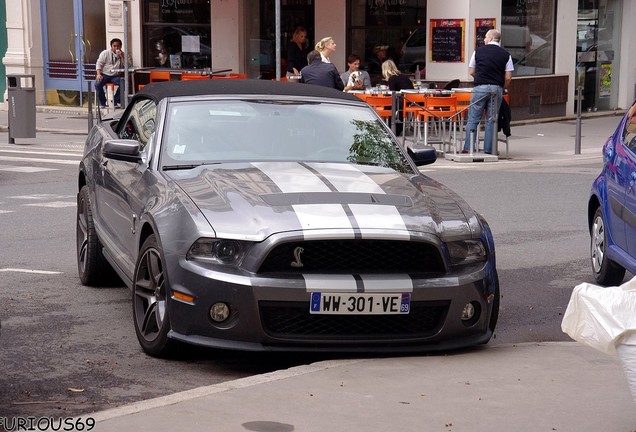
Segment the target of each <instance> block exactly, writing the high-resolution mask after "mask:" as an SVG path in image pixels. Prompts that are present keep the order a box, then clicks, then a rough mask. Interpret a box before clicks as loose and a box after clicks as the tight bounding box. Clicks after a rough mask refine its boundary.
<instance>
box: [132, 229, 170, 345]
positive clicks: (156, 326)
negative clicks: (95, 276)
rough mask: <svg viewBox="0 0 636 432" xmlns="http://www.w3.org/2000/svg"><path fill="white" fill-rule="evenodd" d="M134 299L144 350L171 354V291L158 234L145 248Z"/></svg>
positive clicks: (136, 270) (141, 254) (134, 284)
mask: <svg viewBox="0 0 636 432" xmlns="http://www.w3.org/2000/svg"><path fill="white" fill-rule="evenodd" d="M132 302H133V320H134V324H135V332H136V333H137V339H138V340H139V344H140V345H141V347H142V348H143V350H144V351H145V352H146V353H147V354H149V355H151V356H153V357H165V356H167V355H168V354H170V352H171V350H172V347H173V345H174V341H172V340H170V339H169V338H168V332H169V331H170V319H169V318H168V292H167V287H166V286H165V278H164V273H163V260H162V254H161V250H160V249H159V245H158V243H157V239H156V237H155V235H154V234H153V235H151V236H149V237H148V238H147V239H146V241H145V242H144V244H143V246H142V247H141V252H140V254H139V259H138V260H137V265H136V266H135V276H134V278H133V289H132Z"/></svg>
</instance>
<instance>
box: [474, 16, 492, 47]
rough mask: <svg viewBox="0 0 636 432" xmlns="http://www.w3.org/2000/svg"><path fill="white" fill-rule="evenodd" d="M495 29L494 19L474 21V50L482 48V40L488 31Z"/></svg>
mask: <svg viewBox="0 0 636 432" xmlns="http://www.w3.org/2000/svg"><path fill="white" fill-rule="evenodd" d="M494 28H495V19H494V18H478V19H476V20H475V48H479V47H480V46H484V44H485V43H484V39H485V38H486V33H488V30H491V29H494Z"/></svg>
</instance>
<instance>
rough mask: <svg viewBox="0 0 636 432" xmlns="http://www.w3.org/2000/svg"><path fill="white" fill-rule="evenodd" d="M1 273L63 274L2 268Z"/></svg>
mask: <svg viewBox="0 0 636 432" xmlns="http://www.w3.org/2000/svg"><path fill="white" fill-rule="evenodd" d="M0 272H15V273H35V274H62V272H56V271H48V270H30V269H19V268H2V269H0Z"/></svg>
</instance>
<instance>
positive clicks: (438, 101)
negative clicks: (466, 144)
mask: <svg viewBox="0 0 636 432" xmlns="http://www.w3.org/2000/svg"><path fill="white" fill-rule="evenodd" d="M417 116H418V120H421V121H423V122H424V143H425V144H428V122H429V120H433V122H435V123H439V129H440V150H441V151H444V150H445V144H446V123H447V122H448V123H450V124H452V126H453V135H454V136H455V135H456V126H457V97H456V96H454V95H452V96H428V97H427V98H426V104H425V107H424V110H423V111H422V112H421V113H418V114H417ZM449 133H450V129H449ZM456 138H457V137H456V136H455V140H456Z"/></svg>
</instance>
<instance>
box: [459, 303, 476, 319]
mask: <svg viewBox="0 0 636 432" xmlns="http://www.w3.org/2000/svg"><path fill="white" fill-rule="evenodd" d="M474 316H475V306H473V304H472V303H466V306H464V309H463V310H462V316H461V318H462V321H469V320H471V319H472V318H473V317H474Z"/></svg>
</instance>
